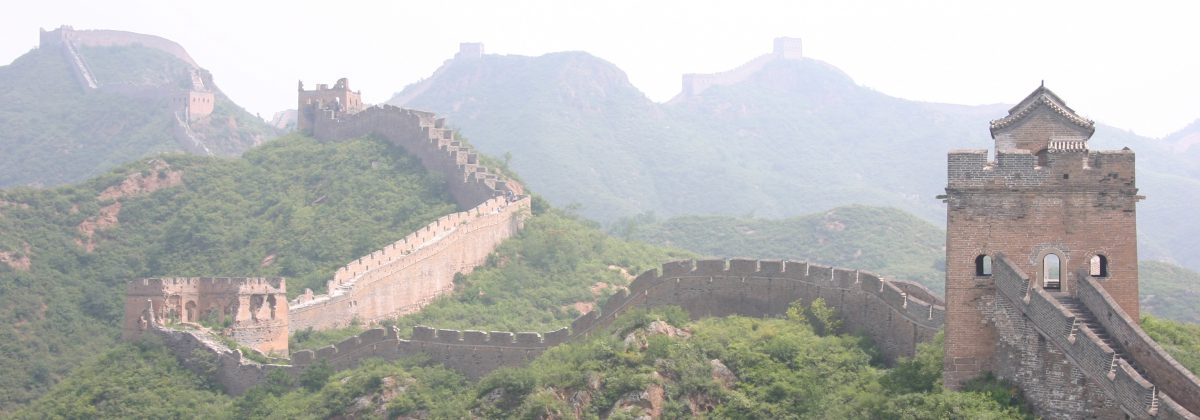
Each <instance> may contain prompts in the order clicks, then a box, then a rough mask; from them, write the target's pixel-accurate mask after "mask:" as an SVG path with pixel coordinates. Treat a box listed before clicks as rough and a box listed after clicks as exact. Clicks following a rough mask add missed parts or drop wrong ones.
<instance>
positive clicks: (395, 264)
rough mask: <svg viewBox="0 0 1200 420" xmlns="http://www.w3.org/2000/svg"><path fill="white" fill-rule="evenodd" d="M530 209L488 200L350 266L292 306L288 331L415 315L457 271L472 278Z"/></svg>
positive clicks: (450, 285) (450, 286)
mask: <svg viewBox="0 0 1200 420" xmlns="http://www.w3.org/2000/svg"><path fill="white" fill-rule="evenodd" d="M528 209H529V198H528V197H523V198H520V199H517V200H515V201H511V202H510V201H509V200H508V199H507V198H504V197H498V198H493V199H491V200H488V201H485V202H484V203H483V204H480V205H479V206H477V207H475V208H472V209H470V210H467V211H464V212H459V213H453V214H450V215H446V216H442V218H440V219H438V220H437V221H436V222H433V223H431V224H429V225H427V226H425V227H424V228H422V229H420V230H418V231H416V232H413V233H411V234H409V235H408V236H407V237H405V238H404V239H401V240H399V241H396V242H395V243H392V244H391V245H388V246H387V247H384V248H383V249H381V250H378V251H375V252H372V253H371V254H370V255H367V256H364V257H362V258H359V259H357V260H355V261H354V262H351V263H350V264H348V265H346V266H345V267H342V268H340V269H338V271H337V272H336V273H335V274H334V277H333V280H330V281H329V282H328V288H327V290H328V293H326V294H323V295H316V296H314V295H313V293H312V291H311V290H305V291H304V294H303V295H300V296H299V297H297V298H296V299H295V300H293V301H292V302H291V303H290V304H289V307H290V308H289V310H288V317H289V318H290V322H291V326H290V329H291V331H301V330H304V329H306V328H312V329H315V330H321V329H329V328H338V327H345V326H348V325H350V324H351V323H352V322H355V321H361V322H366V323H369V324H370V323H375V322H379V321H382V320H385V319H392V318H395V317H397V316H400V315H404V314H409V313H413V312H416V311H418V310H420V309H421V307H423V306H425V304H427V303H429V302H430V301H432V300H433V299H434V298H435V297H437V296H440V295H442V294H444V293H449V292H450V291H452V290H454V276H455V275H456V274H458V273H462V274H470V273H471V272H472V271H474V269H475V267H478V266H480V265H482V264H483V263H484V262H485V261H486V260H487V256H488V254H491V253H492V251H493V250H495V249H496V247H497V246H499V245H500V243H501V242H503V241H504V240H505V239H507V238H510V237H512V236H513V235H515V234H516V233H517V232H518V231H520V230H521V227H522V225H523V220H524V217H525V213H527V212H528Z"/></svg>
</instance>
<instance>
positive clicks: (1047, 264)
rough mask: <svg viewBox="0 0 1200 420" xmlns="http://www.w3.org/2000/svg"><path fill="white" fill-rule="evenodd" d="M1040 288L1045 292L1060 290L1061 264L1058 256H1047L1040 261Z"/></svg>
mask: <svg viewBox="0 0 1200 420" xmlns="http://www.w3.org/2000/svg"><path fill="white" fill-rule="evenodd" d="M1042 288H1043V289H1046V290H1062V264H1061V262H1060V261H1059V259H1058V255H1055V254H1047V255H1046V258H1044V259H1042Z"/></svg>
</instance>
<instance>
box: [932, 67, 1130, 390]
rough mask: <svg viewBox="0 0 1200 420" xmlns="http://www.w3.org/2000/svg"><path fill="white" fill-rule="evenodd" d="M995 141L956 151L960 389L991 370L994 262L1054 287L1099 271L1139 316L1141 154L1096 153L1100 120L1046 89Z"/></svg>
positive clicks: (951, 231) (953, 341)
mask: <svg viewBox="0 0 1200 420" xmlns="http://www.w3.org/2000/svg"><path fill="white" fill-rule="evenodd" d="M991 132H992V138H993V139H995V142H996V143H995V156H994V160H991V161H989V159H988V152H987V150H956V151H952V152H950V154H949V165H948V185H947V187H946V196H945V201H946V204H947V215H946V326H945V328H946V355H945V361H944V363H945V373H944V379H945V383H946V386H948V387H951V388H955V387H957V386H959V385H960V384H961V383H962V382H963V381H966V380H969V379H971V378H974V377H976V376H979V375H980V374H982V373H984V372H989V371H994V370H993V364H994V363H996V362H995V360H994V359H995V356H996V348H997V340H998V336H997V330H996V327H995V325H993V324H992V323H989V320H988V317H987V315H986V314H987V313H988V311H990V310H992V309H991V308H992V307H993V306H994V305H1004V304H1007V302H1005V301H1003V299H1001V298H997V297H996V284H995V283H994V282H993V279H992V269H993V264H1000V263H1001V261H1000V259H999V257H1000V256H1003V260H1004V262H1003V263H1004V264H1009V262H1011V264H1012V265H1013V268H1015V269H1018V270H1020V271H1021V272H1024V273H1026V274H1027V275H1028V277H1029V287H1030V288H1034V287H1036V288H1042V289H1045V290H1046V291H1047V292H1052V293H1053V294H1055V295H1056V296H1058V295H1062V296H1066V295H1069V294H1071V293H1073V291H1074V290H1075V287H1076V285H1077V283H1078V282H1079V281H1080V280H1081V276H1091V277H1093V278H1095V279H1096V280H1097V281H1098V283H1099V284H1100V285H1101V286H1102V287H1103V288H1104V290H1105V291H1107V292H1108V293H1109V294H1110V295H1111V296H1112V297H1113V299H1114V300H1115V302H1116V303H1117V304H1118V305H1119V306H1120V307H1121V309H1123V310H1124V311H1125V312H1126V313H1127V314H1129V315H1130V316H1131V317H1132V318H1133V319H1134V320H1136V319H1138V272H1137V242H1136V241H1137V228H1136V225H1135V219H1136V217H1135V216H1136V211H1135V205H1136V203H1137V201H1138V200H1139V199H1140V198H1141V197H1140V196H1138V195H1137V188H1136V186H1135V183H1134V154H1133V152H1132V151H1130V150H1129V149H1128V148H1126V149H1124V150H1116V151H1091V150H1089V149H1088V140H1089V139H1090V138H1091V136H1092V133H1093V132H1095V125H1094V123H1093V122H1092V121H1090V120H1088V119H1086V118H1083V117H1080V116H1079V115H1078V114H1076V113H1075V111H1074V110H1072V109H1071V108H1070V107H1068V106H1067V105H1066V103H1064V102H1063V100H1062V99H1060V98H1059V97H1058V96H1057V95H1055V94H1054V93H1053V92H1051V91H1050V90H1049V89H1046V88H1045V86H1042V87H1039V88H1037V89H1036V90H1034V91H1033V93H1031V94H1030V95H1029V96H1028V97H1026V98H1025V99H1024V100H1022V101H1021V102H1020V103H1019V104H1017V105H1016V106H1014V107H1013V108H1012V109H1010V110H1009V111H1008V116H1006V117H1004V118H1001V119H998V120H995V121H992V122H991Z"/></svg>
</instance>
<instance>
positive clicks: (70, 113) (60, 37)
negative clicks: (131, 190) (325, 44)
mask: <svg viewBox="0 0 1200 420" xmlns="http://www.w3.org/2000/svg"><path fill="white" fill-rule="evenodd" d="M30 35H32V34H30ZM189 92H196V93H198V94H197V95H193V96H190V97H189V96H188V93H189ZM185 97H186V98H187V99H188V100H192V99H194V100H197V101H201V100H202V101H203V102H202V103H198V104H197V105H196V106H193V107H192V108H193V109H194V110H193V111H192V114H191V115H182V114H179V115H176V114H178V113H181V112H186V111H185V104H184V103H183V102H184V101H185V99H184V98H185ZM201 108H204V112H201ZM181 115H182V117H181ZM273 136H274V131H273V130H272V129H271V128H270V127H268V126H267V125H266V124H265V123H264V122H263V121H262V120H261V119H259V118H255V117H254V116H253V115H250V114H248V113H247V112H246V111H245V110H243V109H242V108H241V107H239V106H237V104H234V103H233V102H232V101H230V100H229V98H228V97H226V96H225V95H224V93H222V92H221V90H220V89H219V88H217V87H216V85H215V84H213V83H212V75H211V74H209V73H208V72H207V71H205V70H203V69H201V68H200V67H199V66H198V65H197V64H196V63H195V62H194V61H193V60H192V59H191V57H189V56H188V55H187V52H186V51H184V49H183V47H181V46H179V45H178V44H175V43H174V42H172V41H169V40H166V39H163V38H159V37H155V36H149V35H142V34H134V33H131V32H122V31H74V30H73V29H70V27H64V28H60V29H58V30H55V31H51V32H43V33H42V45H41V46H40V47H39V48H36V49H34V50H31V51H29V52H28V53H26V54H24V55H22V56H21V57H18V58H17V59H16V60H14V61H13V63H12V64H10V65H8V66H3V67H0V150H3V151H4V153H0V187H8V186H18V185H35V186H51V185H61V184H65V183H70V182H77V181H81V180H84V179H86V178H89V177H91V176H95V175H99V174H100V173H103V172H104V171H107V170H109V169H112V168H114V167H117V166H119V165H121V164H124V163H127V162H131V161H133V160H136V159H138V158H140V157H143V156H148V155H152V154H156V153H161V152H172V151H188V152H192V153H197V154H209V155H237V154H240V153H241V152H243V151H245V150H247V149H249V148H250V147H252V146H254V145H256V144H259V143H261V142H262V141H264V140H266V139H268V138H270V137H273Z"/></svg>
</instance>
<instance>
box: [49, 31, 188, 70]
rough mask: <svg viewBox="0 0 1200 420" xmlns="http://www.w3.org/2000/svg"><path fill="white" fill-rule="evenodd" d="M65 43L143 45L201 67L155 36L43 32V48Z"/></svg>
mask: <svg viewBox="0 0 1200 420" xmlns="http://www.w3.org/2000/svg"><path fill="white" fill-rule="evenodd" d="M63 41H70V42H72V43H74V44H75V45H84V46H88V47H114V46H127V45H142V46H144V47H147V48H154V49H156V50H159V51H162V52H165V53H167V54H170V55H173V56H175V58H178V59H180V60H181V61H183V62H185V63H188V64H191V65H192V67H200V66H199V65H197V64H196V61H195V60H192V57H191V56H190V55H188V53H187V51H186V50H184V49H183V47H182V46H180V45H179V44H177V43H175V42H174V41H171V40H169V39H166V38H162V37H158V36H154V35H146V34H139V33H133V32H125V31H110V30H99V29H97V30H79V31H77V30H75V28H72V27H70V26H61V27H59V28H58V29H54V30H50V31H47V30H42V31H41V38H40V45H41V46H42V47H46V46H56V45H61V44H62V43H63Z"/></svg>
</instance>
